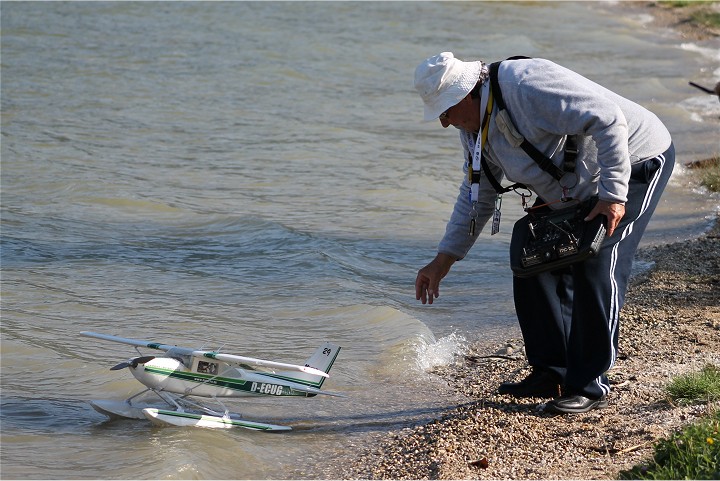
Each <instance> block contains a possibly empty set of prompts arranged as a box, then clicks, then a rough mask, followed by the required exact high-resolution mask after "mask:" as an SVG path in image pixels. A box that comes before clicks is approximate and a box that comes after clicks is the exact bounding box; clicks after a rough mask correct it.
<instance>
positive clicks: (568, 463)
mask: <svg viewBox="0 0 720 481" xmlns="http://www.w3.org/2000/svg"><path fill="white" fill-rule="evenodd" d="M703 3H704V2H699V3H698V4H697V5H690V6H689V7H687V9H686V8H681V9H677V8H672V7H669V6H666V5H662V4H658V3H656V2H627V3H625V2H621V4H620V5H618V8H620V9H623V10H626V11H627V10H632V11H635V12H641V13H648V14H650V15H652V16H653V21H652V22H651V25H652V26H653V27H654V28H671V29H673V30H675V31H677V32H678V33H679V34H680V36H681V37H684V38H692V39H700V40H702V39H705V38H708V37H713V36H718V35H719V34H720V33H719V32H717V31H714V30H713V29H711V28H710V29H709V28H706V27H704V26H700V25H695V24H693V23H692V22H689V21H688V20H687V18H688V15H689V12H691V11H692V10H693V9H698V8H705V7H708V6H710V7H711V8H713V7H714V5H708V4H704V5H703ZM714 4H717V2H714ZM715 8H716V7H715ZM709 154H715V153H709ZM636 260H642V261H645V262H649V263H651V264H652V267H651V268H650V269H648V270H647V271H645V272H643V273H641V274H639V275H637V276H634V277H633V278H632V280H631V282H630V286H629V288H628V292H627V298H626V302H625V305H624V307H623V309H622V313H621V320H620V342H619V351H620V353H619V356H618V359H617V362H616V363H615V365H614V367H613V368H612V369H611V370H610V371H609V372H608V377H609V379H610V382H611V384H612V389H613V390H612V392H611V393H610V395H609V396H608V400H609V402H610V404H609V406H608V407H607V408H606V409H601V410H593V411H590V412H588V413H585V414H575V415H565V416H557V415H553V414H549V413H545V412H543V411H542V410H541V409H539V405H540V404H541V403H542V402H545V401H547V399H540V398H535V399H515V398H512V397H510V396H500V395H498V394H497V393H496V392H497V386H498V385H499V384H500V383H501V382H503V381H506V380H519V379H522V378H523V377H524V376H525V375H527V374H528V373H529V368H528V367H527V362H526V360H525V357H524V353H523V347H522V340H521V339H511V340H508V341H507V342H505V343H502V344H497V343H496V344H486V343H482V342H477V343H474V344H472V345H471V346H470V348H469V349H468V352H467V353H466V354H465V355H464V356H463V357H462V358H461V359H458V360H456V362H455V363H454V364H453V365H450V366H443V367H440V368H437V369H435V370H433V371H432V372H433V373H434V374H436V375H438V376H439V377H440V378H442V379H443V380H445V381H446V382H447V383H448V385H449V387H450V389H452V390H454V391H455V392H456V393H458V394H459V395H461V396H463V397H464V398H465V399H467V402H466V403H464V404H461V405H459V406H457V407H456V408H454V409H452V410H449V411H448V412H447V413H445V414H444V415H443V416H442V417H441V418H440V419H437V420H435V421H432V422H430V423H428V424H425V425H420V426H414V427H408V428H405V429H403V430H401V431H399V432H395V433H392V432H391V433H388V434H387V435H385V436H384V437H383V438H382V440H381V441H380V443H378V444H375V445H373V446H372V447H370V448H366V449H364V450H361V451H360V452H358V453H354V457H353V459H352V460H346V462H345V463H343V464H342V466H336V469H337V470H338V472H334V473H332V474H331V475H330V477H332V478H336V479H608V478H609V479H617V477H618V473H619V472H620V471H622V470H627V469H630V468H632V467H633V466H635V465H637V464H640V463H643V462H645V461H647V460H649V459H651V458H652V455H653V450H654V445H655V443H656V442H657V441H659V440H660V439H662V438H665V437H667V436H669V435H670V434H672V433H673V432H676V431H678V430H680V429H682V428H683V427H684V426H686V425H689V424H692V423H693V422H695V421H696V420H698V419H699V418H700V417H702V416H704V415H706V414H707V413H708V412H710V411H711V410H712V409H718V408H720V403H715V405H707V404H700V405H692V406H676V405H673V404H672V403H671V402H670V401H669V400H668V399H667V397H666V394H665V391H664V387H665V386H666V385H667V383H668V382H669V381H671V380H672V379H674V378H675V377H677V376H679V375H681V374H687V373H690V372H695V371H698V370H700V369H702V368H703V367H704V366H705V365H707V364H714V365H716V366H720V214H716V218H715V219H714V221H713V222H712V226H711V227H710V228H709V229H708V230H707V231H706V232H705V233H704V234H702V235H701V236H699V237H698V238H696V239H692V240H688V241H682V242H676V243H672V244H662V245H655V246H649V247H645V248H641V249H639V250H638V252H637V254H636ZM326 474H327V473H326Z"/></svg>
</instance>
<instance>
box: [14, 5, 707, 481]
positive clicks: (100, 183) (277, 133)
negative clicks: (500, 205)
mask: <svg viewBox="0 0 720 481" xmlns="http://www.w3.org/2000/svg"><path fill="white" fill-rule="evenodd" d="M620 8H621V6H618V5H615V4H611V3H585V2H579V3H569V2H563V3H545V2H522V3H500V2H493V3H445V2H442V3H431V2H421V3H415V2H381V3H370V2H368V3H365V2H362V3H353V2H343V3H334V2H320V3H306V2H291V3H265V2H263V3H252V2H230V3H222V2H218V3H215V2H208V3H194V2H177V3H176V2H168V3H145V2H140V3H130V2H116V3H105V2H68V3H56V2H48V3H46V2H29V3H25V2H3V4H2V151H1V154H2V172H1V174H2V331H1V334H2V412H1V416H2V419H1V422H2V426H1V427H2V439H1V441H2V446H1V448H0V449H1V451H0V453H1V455H2V458H1V464H2V465H1V469H2V476H3V478H5V479H11V478H24V479H42V478H45V479H46V478H59V479H63V478H65V479H67V478H73V479H90V478H92V479H96V478H107V479H132V478H145V479H148V478H151V479H187V478H194V479H208V478H210V479H228V478H276V479H277V478H304V477H317V476H322V473H323V472H324V469H326V468H327V467H328V466H331V465H332V463H333V461H334V460H336V459H338V458H342V457H343V456H347V455H348V454H349V453H352V452H354V451H355V450H357V449H358V448H359V447H362V446H366V445H368V443H370V442H372V440H374V439H375V438H377V437H378V436H381V435H382V434H384V433H386V432H387V431H390V430H395V429H398V428H402V427H404V426H407V425H409V424H412V423H416V422H423V421H428V420H430V419H433V418H435V417H439V416H441V415H442V412H443V411H444V410H446V409H449V408H450V407H452V406H454V405H456V404H457V402H459V400H458V399H456V398H455V397H454V396H453V395H452V394H451V393H448V392H447V390H446V389H445V388H444V387H443V383H442V381H441V380H439V379H436V378H435V377H433V376H432V375H430V374H428V373H427V371H428V369H429V368H431V367H432V366H434V365H438V364H445V363H448V362H451V360H452V359H453V356H454V355H456V354H458V353H460V352H462V351H463V349H464V348H465V346H466V345H467V343H468V342H470V341H475V340H490V341H493V340H504V339H507V338H511V337H518V336H519V331H518V329H517V326H516V324H515V317H514V309H513V306H512V299H511V296H510V287H511V274H510V270H509V266H508V259H507V249H508V245H509V233H510V227H511V225H512V222H513V221H514V219H516V218H518V217H519V216H520V215H521V209H520V203H519V201H518V202H514V201H513V199H510V198H507V197H506V200H505V203H504V209H503V217H504V220H503V226H502V232H501V233H500V234H498V235H496V236H494V237H492V238H490V236H489V234H483V235H482V238H481V239H480V240H479V242H478V245H477V246H476V248H475V249H474V250H473V251H472V252H471V254H470V256H469V257H468V258H467V259H466V260H464V261H463V262H462V263H459V264H458V265H457V266H456V267H455V269H454V271H453V274H452V275H451V276H450V277H449V278H448V279H446V281H445V282H444V284H443V293H442V294H443V295H442V297H441V298H440V299H439V300H438V302H437V303H435V304H434V305H433V306H421V305H420V304H419V303H418V302H417V301H415V298H414V280H415V274H416V272H417V269H418V268H420V267H421V266H423V265H425V263H427V262H428V261H429V260H430V259H431V258H432V257H433V256H434V253H435V247H436V245H437V241H438V240H439V239H440V237H441V235H442V233H443V231H444V226H445V221H446V219H447V218H448V216H449V213H450V211H451V209H452V203H453V201H454V198H455V196H456V192H457V184H458V183H459V181H460V178H461V175H462V174H461V173H460V167H461V162H462V154H461V150H460V146H459V142H458V138H457V133H456V132H455V131H454V129H449V130H444V129H442V128H440V127H439V125H438V124H437V123H436V122H431V123H424V122H422V121H421V116H422V105H421V102H420V100H419V98H418V97H417V95H416V93H415V92H414V89H413V86H412V83H413V82H412V78H413V71H414V68H415V66H416V65H417V64H418V63H419V62H420V61H421V60H423V59H424V58H426V57H428V56H430V55H434V54H436V53H439V52H441V51H446V50H451V51H453V52H455V54H456V55H457V56H458V57H460V58H463V59H466V60H475V59H479V58H482V59H484V60H486V61H494V60H497V59H502V58H506V57H508V56H511V55H518V54H522V55H529V56H536V57H546V58H551V59H553V60H556V61H557V62H559V63H561V64H564V65H566V66H568V67H570V68H573V69H576V70H578V71H579V72H581V73H583V74H585V75H586V76H588V77H590V78H592V79H594V80H597V81H599V82H600V83H602V84H605V85H606V86H608V87H610V88H612V89H614V90H616V91H618V92H619V93H621V94H623V95H625V96H627V97H629V98H632V99H634V100H636V101H638V102H639V103H641V104H643V105H645V106H647V107H648V108H650V109H651V110H653V111H654V112H656V113H657V114H658V115H659V116H660V117H661V118H662V119H663V120H664V121H665V122H666V124H667V125H668V127H669V129H670V131H671V132H672V134H673V136H674V140H675V144H676V147H677V150H678V161H679V163H683V162H687V161H690V160H695V159H699V158H705V157H709V156H710V155H712V154H716V153H717V152H718V151H719V150H720V148H719V146H718V138H720V137H719V136H718V134H719V133H720V122H719V120H718V119H719V117H720V105H719V103H718V101H717V98H713V97H711V96H709V95H705V94H702V93H701V92H700V91H698V90H696V89H693V88H691V87H689V86H688V84H687V82H688V81H690V80H692V81H695V82H697V83H700V84H704V85H709V86H712V85H714V83H715V82H716V81H717V80H718V79H719V78H720V54H719V53H718V52H719V51H720V49H719V47H720V45H719V43H718V40H712V41H707V42H689V41H685V40H683V39H681V38H680V37H678V36H677V35H675V34H673V33H672V32H666V31H657V30H654V29H652V28H648V27H647V18H645V17H643V16H633V17H630V18H622V16H621V15H619V12H620ZM719 203H720V201H719V200H718V197H717V196H713V195H709V194H707V193H705V192H703V191H701V190H697V189H694V188H692V187H691V184H690V180H689V176H688V174H687V172H686V171H685V169H683V168H682V167H678V168H677V169H676V172H675V174H674V177H673V179H672V181H671V186H670V187H669V188H668V190H667V191H666V195H665V197H664V199H663V201H662V203H661V205H660V206H659V209H658V212H657V213H656V216H655V218H654V219H653V221H652V223H651V225H650V227H649V231H648V234H647V236H646V239H645V244H649V243H658V242H670V241H675V240H679V239H688V238H692V237H695V236H697V235H698V234H700V233H701V232H703V231H704V230H705V229H706V228H707V227H708V224H709V222H710V220H711V219H712V218H713V216H714V212H715V211H716V210H717V208H718V204H719ZM83 330H92V331H98V332H103V333H108V334H116V335H120V336H124V337H134V338H140V339H151V340H156V341H161V342H164V343H167V344H180V345H184V346H187V347H205V348H218V347H220V346H225V347H224V351H225V352H231V353H236V354H242V355H248V356H253V357H262V358H269V359H274V360H278V361H285V362H303V360H304V359H305V358H306V357H308V356H309V355H310V354H311V353H312V351H313V350H314V349H315V347H316V346H317V345H319V344H320V342H321V341H324V340H330V341H333V342H335V343H337V344H340V345H342V346H343V350H342V351H341V353H340V356H339V358H338V360H337V362H336V364H335V367H334V368H333V370H332V372H331V378H330V379H329V380H328V381H327V383H326V384H325V387H326V388H327V389H329V390H333V391H339V392H342V393H344V394H346V395H347V396H348V397H347V398H346V399H337V398H320V397H316V398H312V399H291V400H277V399H268V400H265V399H258V400H257V401H253V402H246V403H237V404H236V405H234V406H233V407H236V408H237V410H239V411H240V412H242V413H244V414H245V415H247V417H248V418H250V419H255V420H266V421H270V422H276V423H280V424H290V425H292V426H293V427H294V428H295V430H294V431H293V432H292V433H290V434H282V435H268V434H263V433H255V432H249V431H244V430H233V431H228V432H217V431H213V430H203V429H174V428H153V427H151V426H150V425H149V424H147V423H145V422H142V421H114V422H110V421H107V420H106V418H104V417H103V416H101V415H100V414H98V413H96V412H95V411H93V410H92V409H91V408H90V406H89V405H88V404H87V402H86V401H87V400H89V399H98V398H101V399H102V398H107V399H123V398H125V397H127V396H129V395H131V394H133V393H134V392H136V391H137V390H139V387H140V385H139V384H138V383H137V382H136V381H135V380H134V379H133V378H132V376H131V375H130V374H129V373H128V372H127V371H110V370H109V368H110V367H111V366H113V365H114V364H116V363H117V362H119V361H122V360H125V359H126V358H128V357H130V356H132V355H133V353H134V351H133V350H132V349H131V348H129V346H122V345H119V344H118V345H116V344H111V343H102V342H99V341H94V340H91V339H88V338H84V337H79V336H78V333H79V332H80V331H83Z"/></svg>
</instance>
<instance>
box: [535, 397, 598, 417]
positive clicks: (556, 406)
mask: <svg viewBox="0 0 720 481" xmlns="http://www.w3.org/2000/svg"><path fill="white" fill-rule="evenodd" d="M606 407H608V401H607V396H602V397H601V398H600V399H590V398H587V397H585V396H582V395H580V394H572V395H569V396H562V397H559V398H557V399H553V400H552V401H548V402H547V403H545V408H544V410H545V411H547V412H549V413H556V414H580V413H586V412H588V411H591V410H593V409H603V408H606Z"/></svg>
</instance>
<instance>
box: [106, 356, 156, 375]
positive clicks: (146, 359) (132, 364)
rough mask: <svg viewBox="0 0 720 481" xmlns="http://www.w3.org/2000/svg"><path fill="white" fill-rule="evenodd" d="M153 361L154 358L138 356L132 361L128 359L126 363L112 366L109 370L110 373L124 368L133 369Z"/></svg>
mask: <svg viewBox="0 0 720 481" xmlns="http://www.w3.org/2000/svg"><path fill="white" fill-rule="evenodd" d="M153 359H155V356H140V357H135V358H132V359H128V360H127V361H124V362H121V363H120V364H118V365H117V366H113V367H111V368H110V370H111V371H118V370H120V369H125V368H126V367H132V368H133V369H135V368H136V367H138V364H145V363H146V362H150V361H152V360H153Z"/></svg>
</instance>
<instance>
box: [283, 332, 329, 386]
mask: <svg viewBox="0 0 720 481" xmlns="http://www.w3.org/2000/svg"><path fill="white" fill-rule="evenodd" d="M339 352H340V346H337V345H335V344H333V343H330V342H325V343H323V344H322V345H321V346H320V347H318V348H317V350H316V351H315V353H314V354H313V355H312V356H310V357H309V358H308V360H307V361H305V366H309V367H312V368H315V369H318V370H320V371H323V372H324V373H328V372H330V368H332V366H333V363H334V362H335V359H336V358H337V356H338V353H339ZM277 374H282V375H283V377H284V376H287V377H288V379H290V380H292V381H294V382H298V383H301V384H305V385H307V386H312V387H315V388H318V389H320V386H322V384H323V382H324V381H325V378H324V377H322V376H317V375H314V374H308V373H304V372H292V373H291V372H286V373H277Z"/></svg>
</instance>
